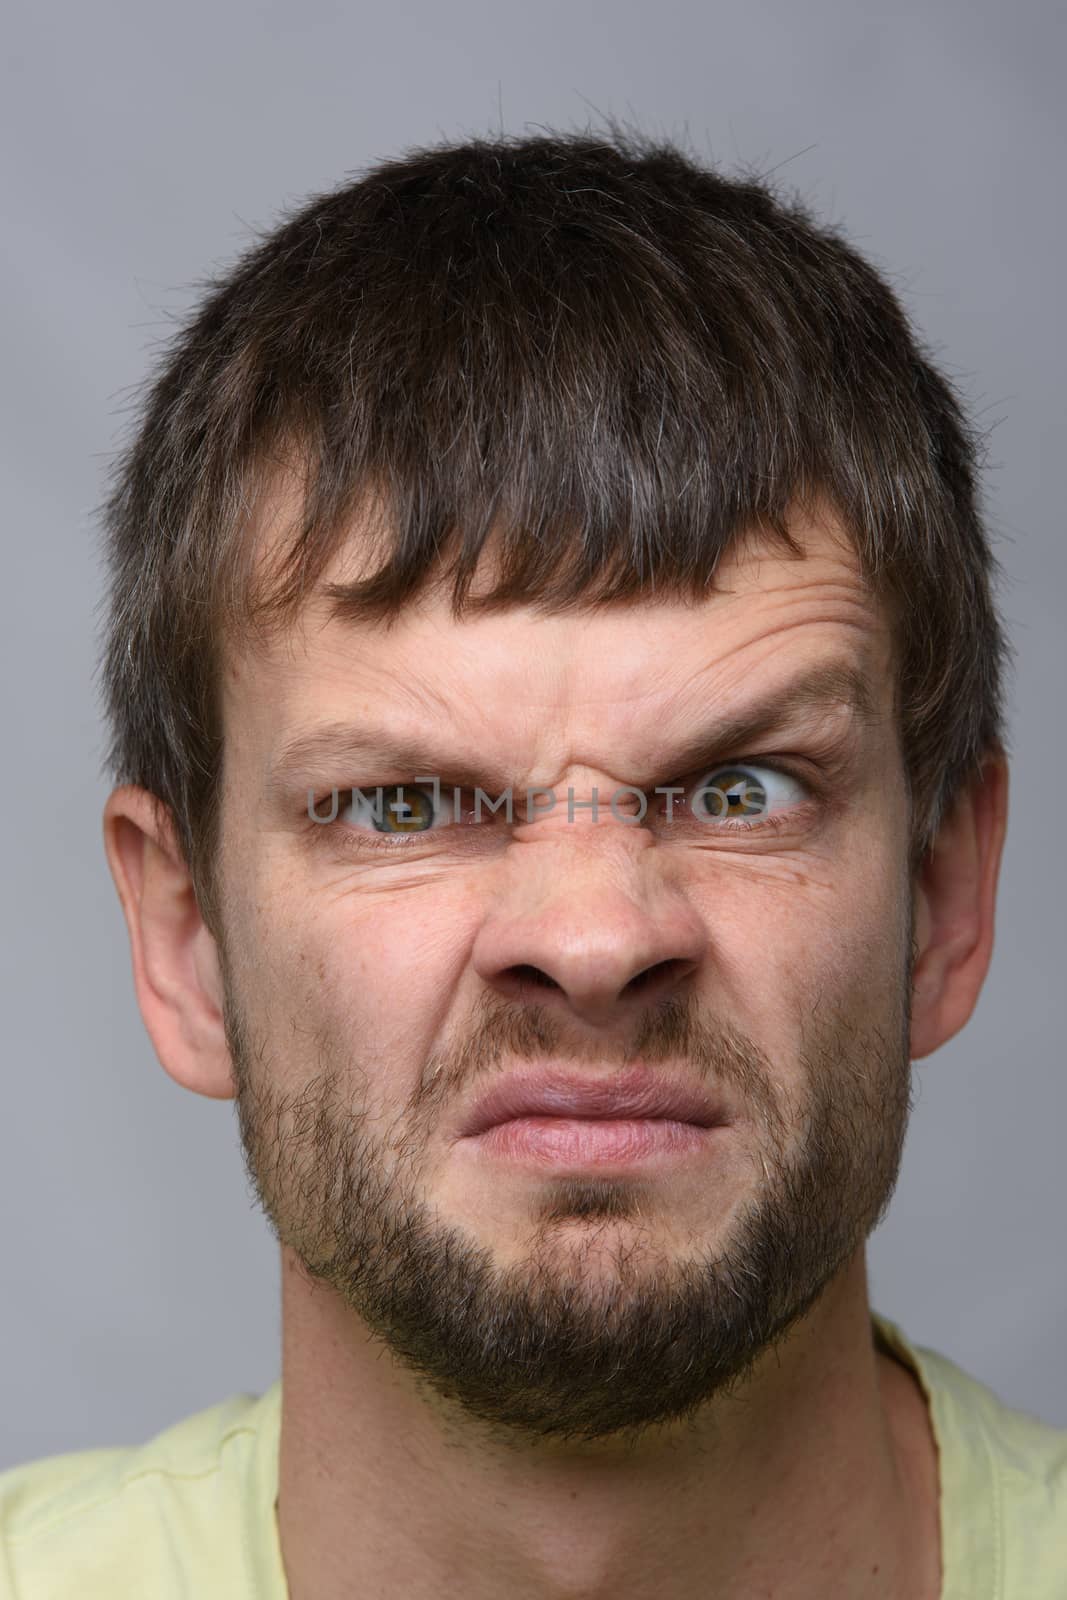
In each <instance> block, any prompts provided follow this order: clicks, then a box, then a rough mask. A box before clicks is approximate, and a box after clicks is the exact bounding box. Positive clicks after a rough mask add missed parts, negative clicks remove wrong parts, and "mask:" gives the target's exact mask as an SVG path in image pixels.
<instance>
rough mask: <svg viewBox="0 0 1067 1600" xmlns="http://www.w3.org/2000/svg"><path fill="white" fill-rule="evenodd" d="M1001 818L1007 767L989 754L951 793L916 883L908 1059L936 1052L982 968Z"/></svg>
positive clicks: (973, 995) (989, 949)
mask: <svg viewBox="0 0 1067 1600" xmlns="http://www.w3.org/2000/svg"><path fill="white" fill-rule="evenodd" d="M1007 821H1008V764H1007V760H1006V758H1005V756H1004V752H1003V751H1001V750H996V751H991V752H990V753H989V754H988V755H987V757H986V759H985V762H984V764H983V766H982V770H981V772H980V774H979V776H978V777H977V778H976V779H975V780H974V781H973V782H972V783H971V784H969V785H968V786H967V787H966V789H964V790H963V791H962V792H961V793H960V795H959V796H958V798H957V800H956V803H955V804H954V805H953V807H952V809H951V811H950V812H949V814H948V815H947V816H946V818H945V820H944V822H943V823H942V825H941V827H940V829H939V830H938V834H937V838H936V839H935V840H934V843H933V846H932V847H931V849H930V850H929V851H928V852H927V854H926V856H925V857H924V859H923V862H922V865H921V867H920V869H919V872H918V875H917V877H916V881H915V923H914V937H915V946H916V959H915V966H914V969H913V981H912V1014H911V1057H912V1060H913V1061H917V1060H919V1059H920V1057H922V1056H926V1055H929V1054H930V1052H931V1051H933V1050H937V1049H938V1048H939V1047H940V1046H941V1045H943V1044H944V1043H945V1042H946V1041H947V1040H949V1039H951V1038H952V1037H953V1035H954V1034H957V1033H958V1032H959V1031H960V1029H961V1028H962V1027H963V1025H964V1023H965V1022H966V1021H967V1019H968V1018H969V1017H970V1015H971V1012H972V1011H973V1010H974V1007H975V1004H976V1002H977V1000H978V995H979V993H980V992H981V988H982V984H983V983H984V982H985V976H986V973H987V971H988V970H989V960H990V957H991V955H992V953H993V920H994V910H995V906H996V895H997V876H998V874H999V871H1000V858H1001V854H1002V851H1003V848H1004V834H1005V830H1006V828H1007Z"/></svg>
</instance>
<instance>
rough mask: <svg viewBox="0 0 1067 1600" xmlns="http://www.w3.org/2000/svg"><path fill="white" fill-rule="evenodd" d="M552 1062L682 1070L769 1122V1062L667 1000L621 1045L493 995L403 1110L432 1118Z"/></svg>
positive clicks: (431, 1063) (430, 1065) (724, 1027)
mask: <svg viewBox="0 0 1067 1600" xmlns="http://www.w3.org/2000/svg"><path fill="white" fill-rule="evenodd" d="M548 1058H551V1059H552V1060H553V1061H567V1062H570V1063H571V1064H573V1065H574V1066H576V1067H580V1066H581V1065H583V1064H585V1063H588V1064H590V1065H592V1064H594V1063H595V1064H596V1065H597V1066H598V1067H601V1068H604V1067H615V1068H623V1067H626V1066H628V1065H630V1063H631V1062H633V1061H635V1060H638V1059H640V1060H641V1061H642V1062H645V1063H648V1064H650V1065H656V1064H662V1065H663V1066H665V1067H666V1066H668V1065H670V1066H672V1067H676V1066H677V1065H678V1063H679V1062H682V1063H684V1064H685V1066H686V1068H687V1069H688V1071H689V1073H690V1074H691V1075H693V1076H695V1077H697V1078H698V1079H699V1080H701V1081H703V1082H708V1083H716V1084H721V1085H723V1086H724V1087H728V1088H729V1089H731V1090H732V1091H734V1092H735V1093H736V1094H737V1095H738V1096H740V1098H741V1100H742V1102H743V1103H744V1104H746V1105H748V1106H749V1107H750V1108H751V1109H753V1110H758V1111H760V1112H762V1114H763V1115H764V1116H766V1117H770V1119H771V1120H772V1121H773V1120H775V1113H776V1111H777V1101H776V1097H775V1095H774V1092H773V1071H772V1066H771V1062H770V1060H769V1059H768V1057H767V1056H766V1055H765V1054H764V1052H763V1051H762V1050H761V1049H760V1048H759V1046H758V1045H757V1044H756V1043H755V1041H754V1040H753V1039H751V1038H749V1037H748V1035H747V1034H745V1033H743V1032H741V1031H740V1030H739V1029H737V1028H734V1027H733V1026H732V1025H729V1024H723V1023H711V1022H709V1021H706V1020H705V1019H704V1018H703V1017H702V1016H701V1015H700V1013H699V1011H698V1009H697V1006H696V1004H695V1003H694V1001H693V999H692V998H688V997H687V998H685V999H682V998H679V997H678V996H674V995H672V996H666V997H664V998H662V999H661V1000H660V1001H658V1002H657V1003H656V1004H655V1005H654V1006H651V1007H650V1008H649V1009H648V1010H647V1011H646V1012H645V1013H644V1014H643V1015H642V1016H641V1018H640V1020H639V1022H638V1024H637V1026H636V1027H635V1028H634V1029H633V1030H632V1031H631V1035H630V1037H628V1038H627V1039H626V1040H625V1041H620V1040H619V1039H618V1038H617V1037H616V1038H615V1039H614V1040H608V1039H603V1040H595V1039H594V1040H590V1039H589V1037H588V1035H585V1036H577V1035H575V1034H574V1033H573V1032H572V1031H569V1030H568V1029H567V1028H566V1027H565V1026H563V1025H562V1024H561V1022H560V1019H559V1018H558V1017H557V1016H556V1015H555V1014H554V1013H553V1012H552V1011H551V1010H550V1009H549V1008H548V1007H547V1006H538V1005H529V1004H522V1005H519V1004H516V1003H515V1002H513V1001H509V1000H507V999H505V998H504V997H503V996H502V995H500V994H497V993H495V992H493V991H487V992H486V993H484V994H483V995H482V996H481V998H480V1001H479V1004H478V1007H477V1009H476V1011H475V1015H474V1017H473V1019H472V1024H471V1030H470V1032H469V1034H467V1035H466V1037H464V1038H463V1039H461V1040H457V1041H456V1042H454V1043H452V1044H449V1045H446V1046H444V1047H443V1048H441V1049H440V1050H436V1051H434V1052H432V1053H431V1055H430V1056H429V1057H428V1059H427V1062H426V1066H425V1069H424V1071H423V1073H422V1075H421V1077H420V1081H419V1084H418V1087H417V1088H416V1090H415V1093H414V1095H413V1097H412V1102H411V1105H410V1106H409V1111H410V1112H411V1113H412V1114H413V1115H415V1116H417V1117H422V1116H427V1115H429V1116H430V1117H433V1115H434V1114H435V1112H436V1111H437V1110H438V1109H440V1108H442V1107H444V1106H446V1105H448V1104H449V1103H450V1102H452V1101H453V1100H454V1099H455V1097H456V1095H457V1094H459V1093H462V1092H465V1091H467V1090H469V1089H470V1088H471V1087H472V1086H473V1085H474V1084H476V1083H478V1082H480V1081H481V1080H483V1079H488V1078H491V1077H492V1076H493V1075H494V1074H495V1073H497V1072H499V1071H500V1070H501V1069H502V1068H503V1066H504V1064H505V1063H507V1064H508V1065H510V1066H514V1065H515V1064H516V1063H518V1062H530V1063H537V1062H539V1061H541V1060H544V1059H548Z"/></svg>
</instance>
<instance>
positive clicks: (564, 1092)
mask: <svg viewBox="0 0 1067 1600" xmlns="http://www.w3.org/2000/svg"><path fill="white" fill-rule="evenodd" d="M513 1117H617V1118H645V1117H652V1118H660V1119H669V1120H671V1121H673V1122H693V1123H696V1124H697V1125H698V1126H699V1127H702V1128H711V1127H714V1126H715V1125H716V1124H718V1123H720V1122H722V1121H723V1120H724V1118H723V1110H722V1107H721V1105H720V1103H719V1102H718V1101H717V1100H715V1099H714V1098H713V1097H712V1096H711V1095H710V1094H709V1093H708V1092H707V1091H706V1090H704V1089H701V1088H700V1087H699V1086H698V1085H696V1084H693V1083H687V1082H684V1081H683V1080H681V1079H679V1078H668V1077H664V1076H662V1075H661V1074H658V1073H656V1072H654V1071H653V1070H651V1069H649V1068H644V1067H630V1068H627V1069H626V1071H625V1072H621V1073H617V1074H616V1075H615V1076H614V1077H611V1078H595V1077H592V1076H590V1075H589V1074H580V1073H575V1072H573V1071H567V1070H565V1069H563V1068H551V1067H549V1068H545V1067H539V1068H537V1069H536V1070H532V1071H527V1072H515V1073H510V1074H509V1075H508V1076H507V1077H506V1078H502V1079H500V1080H499V1081H498V1082H497V1083H494V1084H493V1086H492V1087H491V1088H490V1089H489V1090H488V1091H487V1092H486V1093H485V1094H483V1095H482V1096H481V1097H480V1098H479V1099H478V1100H476V1101H475V1103H474V1105H473V1107H472V1108H471V1112H470V1115H469V1117H468V1118H467V1120H466V1122H465V1123H464V1125H463V1128H462V1130H461V1132H462V1133H463V1134H464V1135H471V1134H477V1133H484V1132H485V1131H486V1129H487V1128H492V1127H494V1126H495V1125H496V1124H497V1123H499V1122H509V1121H510V1120H511V1119H512V1118H513Z"/></svg>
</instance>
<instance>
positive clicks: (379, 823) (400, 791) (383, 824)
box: [338, 783, 453, 833]
mask: <svg viewBox="0 0 1067 1600" xmlns="http://www.w3.org/2000/svg"><path fill="white" fill-rule="evenodd" d="M452 813H453V806H452V802H451V801H450V800H448V799H447V798H446V797H445V796H444V795H442V797H441V801H440V804H439V805H438V806H437V808H436V810H435V808H434V801H433V790H432V789H424V788H422V787H421V786H420V785H419V784H414V783H392V784H389V785H388V786H387V787H383V788H382V789H372V790H370V792H369V793H367V792H365V791H363V790H360V789H355V790H353V791H352V795H351V799H350V801H349V803H348V804H347V805H345V806H342V808H341V810H340V812H339V814H338V821H340V822H347V823H348V824H349V825H350V826H351V827H355V828H361V827H363V828H366V827H370V828H373V829H374V831H375V832H376V833H429V832H430V830H431V829H432V828H433V826H434V824H435V823H437V824H441V823H445V822H451V821H452V820H453V816H452Z"/></svg>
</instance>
